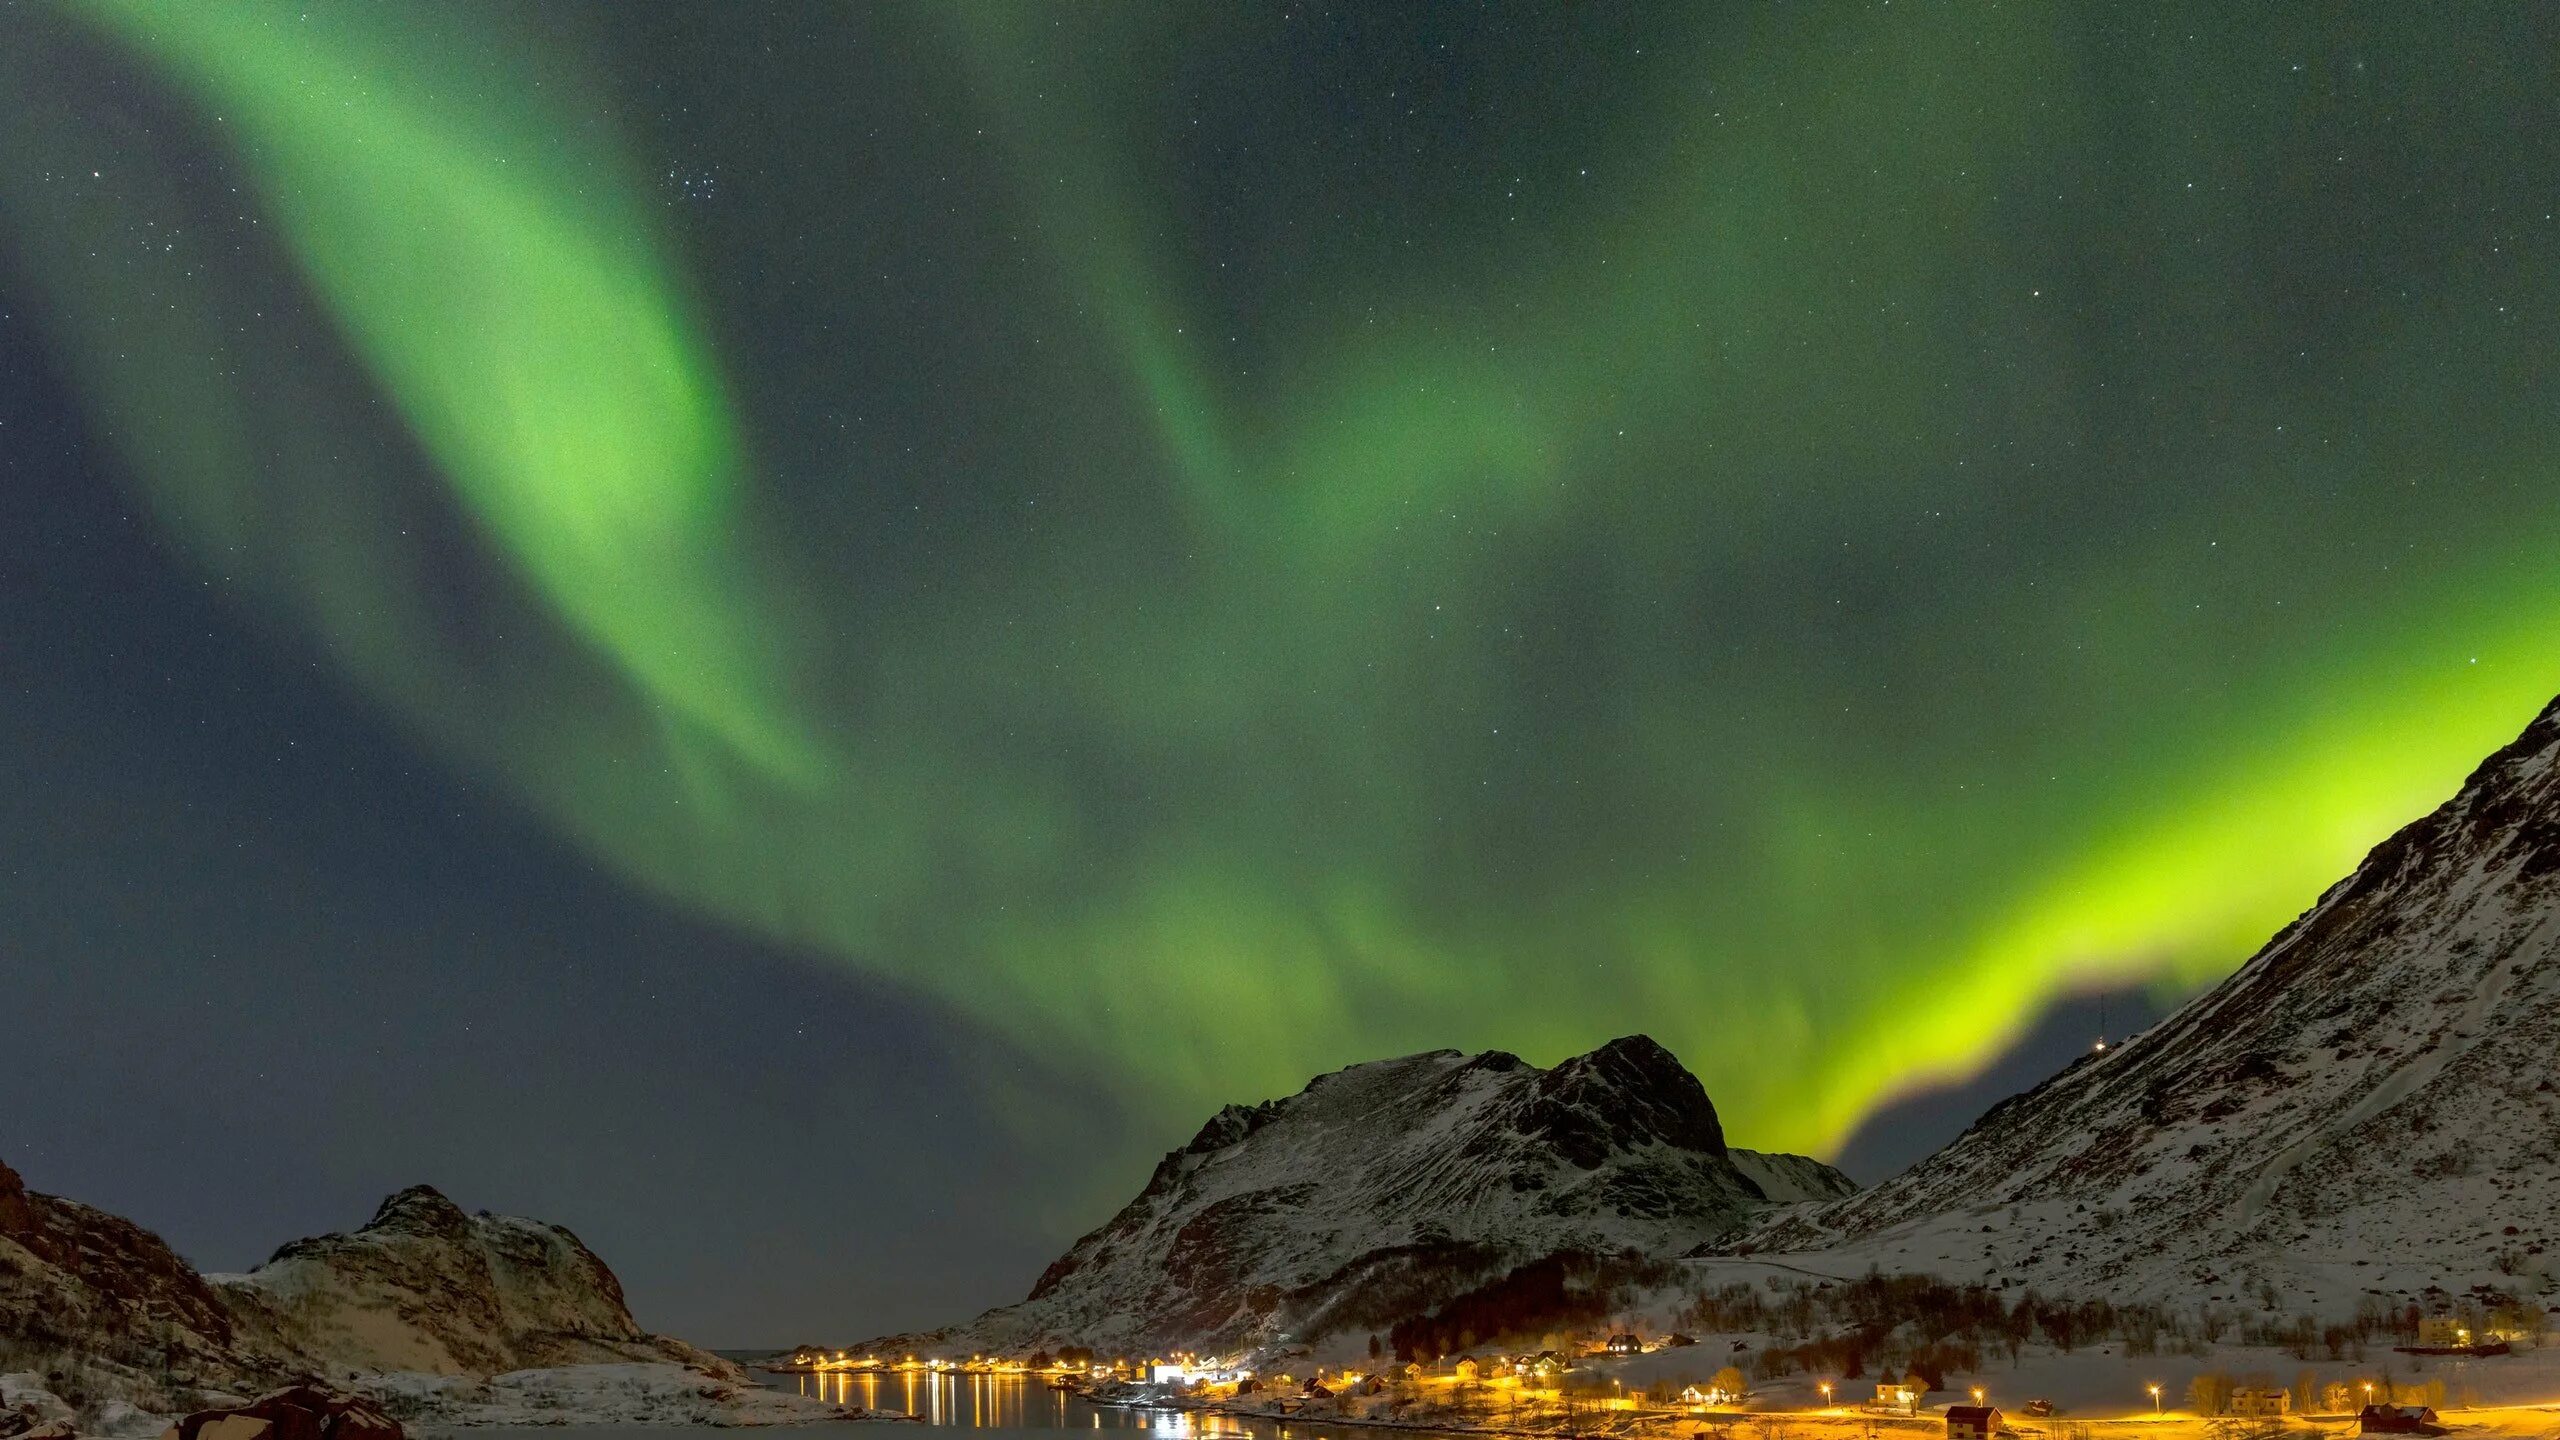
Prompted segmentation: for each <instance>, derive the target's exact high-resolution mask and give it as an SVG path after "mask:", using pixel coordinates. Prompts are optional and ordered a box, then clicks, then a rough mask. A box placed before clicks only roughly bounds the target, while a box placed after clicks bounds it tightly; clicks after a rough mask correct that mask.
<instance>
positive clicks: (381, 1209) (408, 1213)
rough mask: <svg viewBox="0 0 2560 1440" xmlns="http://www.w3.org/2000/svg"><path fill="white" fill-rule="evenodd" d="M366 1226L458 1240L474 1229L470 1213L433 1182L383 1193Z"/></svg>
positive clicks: (364, 1226) (369, 1228)
mask: <svg viewBox="0 0 2560 1440" xmlns="http://www.w3.org/2000/svg"><path fill="white" fill-rule="evenodd" d="M363 1228H364V1229H366V1230H378V1231H385V1232H389V1233H392V1234H402V1235H417V1236H432V1237H434V1238H437V1239H442V1240H459V1239H462V1238H464V1237H466V1236H468V1235H469V1234H470V1232H471V1217H470V1216H469V1215H468V1214H465V1213H464V1212H463V1209H462V1207H461V1206H459V1205H456V1204H454V1203H453V1202H452V1201H451V1200H448V1199H446V1198H445V1194H444V1192H443V1191H441V1190H438V1189H437V1188H436V1187H434V1186H433V1185H412V1186H410V1187H409V1188H407V1189H405V1190H399V1191H394V1192H393V1193H391V1194H389V1195H386V1196H384V1197H383V1200H382V1203H381V1204H380V1205H377V1206H375V1207H374V1210H373V1218H372V1219H370V1220H367V1221H366V1222H365V1223H364V1225H363Z"/></svg>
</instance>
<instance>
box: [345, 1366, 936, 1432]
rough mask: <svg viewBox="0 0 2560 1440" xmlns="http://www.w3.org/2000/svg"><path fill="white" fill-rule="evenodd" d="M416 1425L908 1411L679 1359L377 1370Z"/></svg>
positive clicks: (690, 1420) (784, 1419)
mask: <svg viewBox="0 0 2560 1440" xmlns="http://www.w3.org/2000/svg"><path fill="white" fill-rule="evenodd" d="M365 1388H366V1389H367V1390H368V1391H369V1392H371V1393H372V1394H373V1395H374V1396H376V1397H377V1398H379V1399H380V1400H381V1401H382V1403H383V1406H384V1408H385V1409H387V1410H389V1411H390V1412H391V1414H392V1415H394V1416H395V1417H397V1418H398V1419H400V1420H401V1422H402V1423H403V1424H405V1425H407V1426H408V1427H409V1428H411V1429H412V1430H425V1431H429V1432H433V1431H436V1430H444V1429H457V1428H468V1427H474V1426H493V1425H564V1424H567V1425H713V1426H747V1425H805V1424H809V1423H811V1422H813V1421H821V1420H861V1419H891V1418H904V1417H903V1416H892V1415H889V1414H886V1413H884V1412H875V1411H865V1410H862V1409H860V1408H859V1407H846V1406H842V1405H833V1404H829V1403H828V1402H826V1401H824V1400H820V1399H817V1398H815V1397H813V1396H807V1395H799V1394H794V1393H792V1392H790V1391H787V1390H775V1389H769V1388H766V1387H763V1386H758V1385H750V1384H745V1383H741V1382H735V1381H729V1380H723V1379H719V1378H717V1377H713V1376H708V1375H705V1374H703V1373H702V1372H701V1371H698V1370H693V1369H689V1368H687V1367H685V1366H682V1365H675V1364H666V1363H659V1364H622V1365H566V1366H555V1367H552V1368H548V1369H540V1370H512V1371H509V1372H507V1373H505V1374H502V1375H491V1376H488V1377H485V1378H483V1377H477V1376H466V1375H424V1374H416V1373H405V1374H387V1375H376V1376H373V1377H371V1378H370V1379H369V1380H368V1381H367V1382H366V1387H365Z"/></svg>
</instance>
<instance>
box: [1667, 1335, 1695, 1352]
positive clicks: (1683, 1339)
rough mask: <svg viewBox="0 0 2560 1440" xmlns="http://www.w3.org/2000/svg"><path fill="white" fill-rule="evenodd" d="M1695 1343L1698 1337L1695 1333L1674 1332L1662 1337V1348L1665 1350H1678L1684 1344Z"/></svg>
mask: <svg viewBox="0 0 2560 1440" xmlns="http://www.w3.org/2000/svg"><path fill="white" fill-rule="evenodd" d="M1697 1343H1698V1337H1697V1336H1695V1335H1681V1334H1677V1333H1675V1334H1673V1335H1671V1336H1669V1337H1668V1338H1666V1339H1664V1341H1663V1342H1662V1348H1663V1349H1665V1350H1678V1349H1681V1348H1682V1347H1684V1346H1689V1345H1695V1344H1697Z"/></svg>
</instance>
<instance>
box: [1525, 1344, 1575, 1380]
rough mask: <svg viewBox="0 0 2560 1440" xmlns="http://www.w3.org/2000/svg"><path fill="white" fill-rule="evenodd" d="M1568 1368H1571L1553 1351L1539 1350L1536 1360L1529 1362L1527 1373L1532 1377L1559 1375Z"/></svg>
mask: <svg viewBox="0 0 2560 1440" xmlns="http://www.w3.org/2000/svg"><path fill="white" fill-rule="evenodd" d="M1570 1368H1572V1367H1571V1366H1569V1365H1568V1364H1567V1363H1566V1362H1565V1358H1564V1357H1563V1356H1562V1355H1559V1354H1557V1353H1556V1352H1555V1351H1553V1350H1541V1351H1539V1352H1538V1358H1536V1359H1535V1360H1532V1361H1530V1362H1529V1373H1530V1374H1532V1375H1561V1374H1563V1373H1564V1372H1565V1371H1566V1370H1568V1369H1570Z"/></svg>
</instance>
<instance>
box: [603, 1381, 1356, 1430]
mask: <svg viewBox="0 0 2560 1440" xmlns="http://www.w3.org/2000/svg"><path fill="white" fill-rule="evenodd" d="M759 1378H761V1379H763V1380H764V1381H765V1383H767V1384H770V1385H774V1386H778V1387H785V1388H787V1387H789V1386H791V1385H793V1384H794V1383H796V1384H797V1385H798V1386H799V1390H800V1393H801V1394H803V1395H815V1396H818V1397H819V1398H821V1399H824V1400H828V1401H831V1402H833V1403H835V1404H838V1405H861V1406H866V1407H868V1408H870V1409H873V1410H904V1411H905V1412H907V1413H908V1414H910V1415H914V1416H918V1417H920V1418H922V1419H923V1420H924V1421H925V1422H926V1423H928V1424H933V1425H959V1426H964V1427H966V1428H968V1429H971V1430H997V1431H1004V1432H1009V1433H1017V1434H1028V1433H1030V1432H1033V1431H1050V1432H1054V1431H1059V1430H1117V1431H1130V1430H1145V1431H1151V1432H1153V1433H1154V1434H1156V1435H1159V1436H1163V1437H1165V1440H1349V1437H1355V1436H1356V1437H1360V1440H1379V1437H1380V1436H1382V1435H1392V1434H1394V1433H1397V1432H1389V1431H1379V1430H1373V1429H1367V1428H1364V1427H1360V1426H1328V1425H1301V1424H1297V1423H1295V1422H1288V1423H1283V1422H1281V1421H1277V1420H1239V1419H1237V1418H1236V1417H1234V1416H1232V1415H1195V1414H1193V1413H1191V1412H1190V1411H1187V1410H1125V1409H1121V1408H1119V1407H1118V1406H1111V1405H1088V1404H1086V1403H1085V1402H1084V1401H1082V1400H1079V1399H1077V1398H1076V1397H1075V1396H1073V1395H1069V1394H1067V1393H1066V1392H1065V1391H1062V1390H1052V1389H1050V1388H1049V1385H1048V1382H1047V1381H1045V1380H1035V1379H1031V1378H1029V1377H1027V1376H1022V1375H954V1374H941V1375H937V1374H934V1373H933V1372H931V1371H923V1370H900V1371H892V1372H889V1373H885V1374H884V1373H881V1372H879V1371H844V1370H839V1371H835V1372H833V1373H831V1374H825V1375H769V1376H761V1377H759ZM864 1433H866V1434H868V1433H872V1432H864ZM553 1440H559V1437H556V1436H555V1437H553ZM1047 1440H1063V1437H1060V1436H1057V1435H1055V1434H1051V1435H1049V1436H1048V1437H1047ZM1126 1440H1140V1437H1136V1436H1129V1437H1126Z"/></svg>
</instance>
